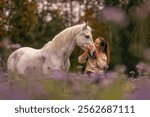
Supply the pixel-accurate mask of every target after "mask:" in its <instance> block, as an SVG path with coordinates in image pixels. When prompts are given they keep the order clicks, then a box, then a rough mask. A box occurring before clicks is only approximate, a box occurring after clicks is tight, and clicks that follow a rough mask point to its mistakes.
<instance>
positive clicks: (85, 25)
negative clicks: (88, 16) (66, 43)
mask: <svg viewBox="0 0 150 117" xmlns="http://www.w3.org/2000/svg"><path fill="white" fill-rule="evenodd" d="M87 26H88V21H86V22H84V26H83V30H85V29H86V28H87Z"/></svg>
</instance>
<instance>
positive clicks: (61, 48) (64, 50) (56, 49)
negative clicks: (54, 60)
mask: <svg viewBox="0 0 150 117" xmlns="http://www.w3.org/2000/svg"><path fill="white" fill-rule="evenodd" d="M62 35H63V34H62ZM56 43H59V44H56ZM45 46H46V48H47V51H49V52H51V53H55V56H58V57H60V58H63V59H64V60H67V59H68V58H69V57H70V55H71V53H72V51H73V49H74V48H75V46H76V42H75V38H74V36H73V35H72V36H65V39H64V40H61V38H56V39H55V38H54V39H53V40H52V41H50V42H48V43H47V44H46V45H45Z"/></svg>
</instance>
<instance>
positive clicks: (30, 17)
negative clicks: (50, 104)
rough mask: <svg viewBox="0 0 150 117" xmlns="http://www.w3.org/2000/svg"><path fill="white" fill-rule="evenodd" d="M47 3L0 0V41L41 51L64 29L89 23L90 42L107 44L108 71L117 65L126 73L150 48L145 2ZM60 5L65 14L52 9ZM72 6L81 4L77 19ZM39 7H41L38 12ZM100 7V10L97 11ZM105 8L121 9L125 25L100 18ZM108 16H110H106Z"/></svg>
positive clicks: (73, 65) (77, 52)
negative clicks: (91, 36) (108, 51)
mask: <svg viewBox="0 0 150 117" xmlns="http://www.w3.org/2000/svg"><path fill="white" fill-rule="evenodd" d="M46 1H47V4H46V5H45V4H44V2H43V1H42V0H40V1H38V2H37V1H36V0H31V1H29V0H1V1H0V40H2V39H4V38H5V37H10V38H11V40H12V42H13V43H20V44H21V45H22V46H30V47H34V48H41V47H43V46H44V44H46V43H47V42H48V41H50V40H52V39H53V38H54V36H55V35H57V34H58V33H59V32H60V31H62V30H63V29H64V28H66V27H65V26H70V25H73V24H76V23H79V22H83V21H88V22H89V25H90V26H91V27H92V28H93V33H92V34H93V39H94V40H95V39H96V38H97V37H99V36H101V37H104V38H105V39H106V40H108V42H109V45H110V50H111V55H110V57H111V59H110V65H109V66H110V69H113V68H114V67H115V66H116V65H117V64H125V65H126V66H127V69H128V71H131V70H133V71H135V65H136V64H137V63H138V62H139V61H141V60H144V57H143V53H144V50H145V49H146V48H149V47H150V31H149V30H150V16H149V11H148V7H149V5H148V4H149V3H148V0H146V1H145V0H104V2H102V1H99V0H91V1H89V0H85V1H79V0H73V1H66V0H57V1H56V0H46ZM60 2H61V3H62V4H63V6H64V7H67V6H68V9H69V10H68V11H64V8H63V7H58V8H54V9H53V8H52V6H55V5H54V4H56V3H60ZM74 2H76V3H79V4H80V6H79V7H80V9H79V11H76V13H77V15H75V14H74V12H73V11H74V8H75V5H74ZM39 5H42V6H43V7H41V8H40V7H39ZM100 5H101V6H102V7H101V9H99V6H100ZM146 5H148V6H146ZM81 6H82V7H83V11H82V10H81V9H82V8H81ZM108 6H109V7H110V8H117V9H120V11H121V12H122V13H124V15H125V17H126V22H125V25H124V24H116V23H115V22H112V21H105V20H104V19H103V18H102V16H101V11H102V10H104V9H103V8H107V7H108ZM75 9H77V8H75ZM111 15H112V14H109V16H111ZM114 15H115V14H114ZM116 17H119V16H118V15H116ZM48 18H50V19H48ZM74 19H75V20H74ZM110 20H111V18H110ZM3 50H5V49H1V51H3ZM82 52H83V51H82V50H81V49H79V48H76V49H75V50H74V52H73V54H72V55H71V70H73V71H76V70H77V69H76V66H77V65H78V62H77V58H78V56H79V55H80V54H81V53H82ZM1 53H2V54H4V55H6V54H7V53H6V54H5V53H4V52H1ZM2 56H3V55H2Z"/></svg>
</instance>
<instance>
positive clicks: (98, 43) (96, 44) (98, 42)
mask: <svg viewBox="0 0 150 117" xmlns="http://www.w3.org/2000/svg"><path fill="white" fill-rule="evenodd" d="M100 43H101V40H100V39H99V38H97V39H96V40H95V46H96V47H97V48H99V47H100Z"/></svg>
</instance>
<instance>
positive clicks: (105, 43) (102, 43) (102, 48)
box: [99, 37, 110, 64]
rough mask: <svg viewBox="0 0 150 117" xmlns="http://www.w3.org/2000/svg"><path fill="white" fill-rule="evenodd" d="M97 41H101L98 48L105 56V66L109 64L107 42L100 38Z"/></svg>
mask: <svg viewBox="0 0 150 117" xmlns="http://www.w3.org/2000/svg"><path fill="white" fill-rule="evenodd" d="M99 39H100V40H101V42H100V48H101V50H102V52H104V53H105V54H106V56H107V64H109V61H110V49H109V44H108V41H107V40H105V39H103V38H102V37H99Z"/></svg>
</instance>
